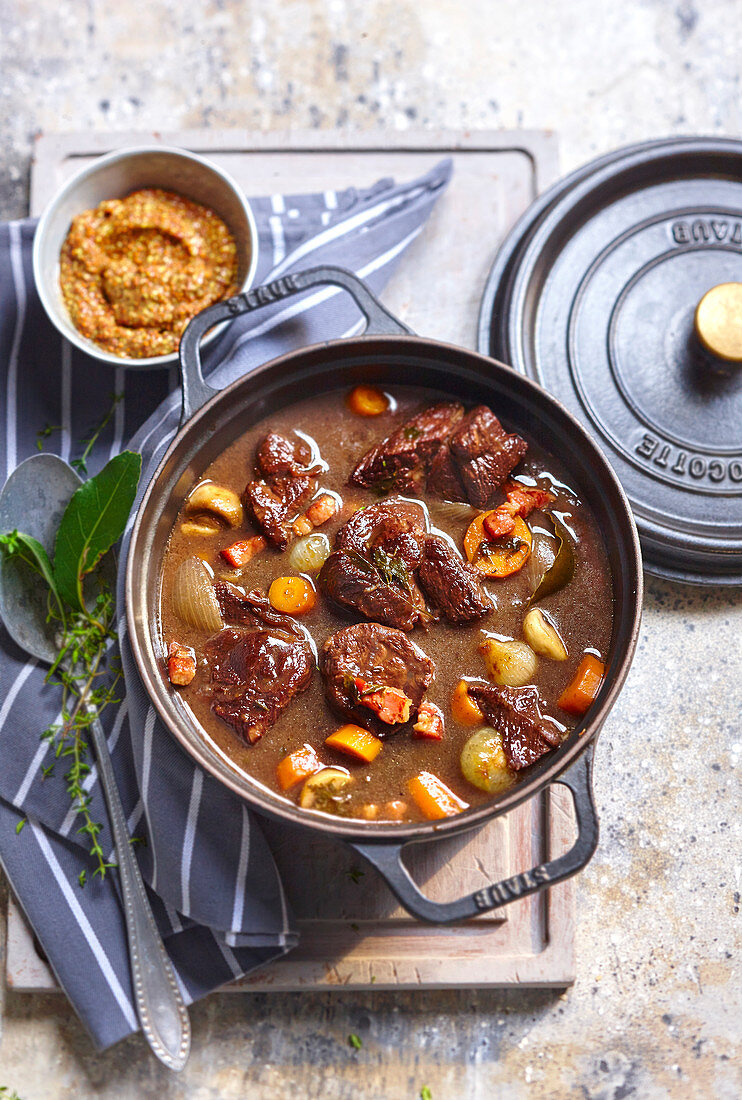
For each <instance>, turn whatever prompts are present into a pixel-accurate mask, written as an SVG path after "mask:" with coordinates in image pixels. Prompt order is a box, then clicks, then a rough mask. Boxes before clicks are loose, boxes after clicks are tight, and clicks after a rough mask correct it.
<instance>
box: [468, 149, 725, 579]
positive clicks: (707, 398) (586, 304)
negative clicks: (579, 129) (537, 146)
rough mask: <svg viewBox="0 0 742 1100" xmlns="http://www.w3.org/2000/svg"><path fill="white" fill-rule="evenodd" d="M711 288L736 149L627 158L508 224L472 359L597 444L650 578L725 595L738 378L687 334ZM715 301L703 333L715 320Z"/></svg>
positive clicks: (719, 261) (611, 160) (597, 168)
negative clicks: (545, 393) (487, 363)
mask: <svg viewBox="0 0 742 1100" xmlns="http://www.w3.org/2000/svg"><path fill="white" fill-rule="evenodd" d="M727 283H742V142H739V141H733V140H727V139H712V138H708V139H706V138H694V139H669V140H665V141H656V142H650V143H647V144H644V145H640V146H632V147H630V148H627V149H621V150H618V151H617V152H615V153H612V154H609V155H608V156H606V157H602V158H601V159H600V160H598V161H594V162H593V163H592V164H589V165H586V166H585V167H584V168H581V169H579V170H578V171H577V172H575V173H573V174H572V175H571V176H568V177H567V178H566V179H564V180H562V181H561V182H560V183H558V184H556V185H555V186H554V187H553V188H552V189H551V190H550V191H548V192H546V193H545V194H544V195H543V196H541V198H540V199H539V200H537V202H536V203H535V204H534V205H533V207H531V209H530V210H529V211H527V212H526V214H525V215H524V217H523V218H522V219H521V221H520V222H519V223H518V225H516V227H515V229H514V230H513V232H512V233H511V234H510V236H509V237H508V239H507V240H506V241H505V243H504V244H503V246H502V248H501V250H500V252H499V253H498V256H497V259H496V261H495V265H494V267H493V270H492V272H491V273H490V277H489V280H488V284H487V288H486V291H485V296H484V300H483V303H482V311H481V315H480V329H479V350H480V351H483V352H485V353H486V354H489V355H492V356H494V357H495V358H497V359H500V360H503V361H504V362H506V363H510V364H512V366H513V367H515V368H516V369H517V370H519V371H521V372H523V373H524V374H527V375H530V376H531V377H532V378H535V379H537V380H538V381H539V382H540V383H541V384H542V385H543V386H544V387H545V388H546V389H548V390H549V391H550V392H551V393H553V394H554V395H555V396H556V397H558V398H559V399H560V400H561V401H562V402H563V403H564V404H565V405H566V406H567V408H568V409H570V411H571V412H573V413H574V414H575V415H576V416H577V417H578V419H580V420H581V421H582V422H583V423H584V424H585V426H586V427H587V428H588V430H589V431H590V432H591V434H592V435H593V436H594V437H595V438H596V439H597V440H598V442H599V443H600V445H601V446H602V448H603V449H604V451H605V452H606V454H607V456H608V458H609V459H610V461H611V462H612V464H613V466H614V468H615V469H616V472H617V473H618V475H619V477H620V479H621V481H622V483H623V486H624V489H625V490H626V493H627V495H628V497H629V500H630V502H631V505H632V508H633V510H634V514H635V517H636V521H637V526H638V528H639V534H640V537H641V540H642V546H643V549H644V552H645V560H646V566H647V569H648V570H649V571H650V572H653V573H657V574H660V575H661V576H666V577H670V578H673V579H677V580H685V581H691V582H694V583H713V584H730V585H737V584H742V364H738V365H735V364H733V363H731V362H730V361H729V359H728V358H727V359H725V358H722V357H720V356H719V355H714V354H713V353H711V352H710V351H709V350H708V348H707V347H706V346H704V343H703V342H702V340H701V339H699V335H698V333H697V332H696V327H695V323H694V318H695V314H696V309H697V307H698V305H699V302H700V301H701V299H702V298H703V297H704V295H705V294H706V293H707V292H708V291H709V290H710V289H711V288H713V287H716V286H718V285H720V284H727ZM717 299H718V300H716V301H715V300H713V296H712V300H710V301H707V303H706V305H707V306H708V307H711V306H715V307H718V308H716V309H715V310H714V309H711V308H708V309H707V310H705V312H704V313H703V314H702V318H706V324H707V326H708V325H709V323H710V322H709V321H708V317H710V316H712V315H713V317H715V319H716V320H717V321H718V319H719V317H722V318H723V316H724V312H723V307H724V305H725V292H724V291H721V292H718V293H717ZM735 300H738V299H735V296H734V294H733V293H732V294H731V296H727V299H726V302H727V303H728V302H734V301H735ZM734 308H735V309H736V308H737V307H736V305H735V307H734ZM734 320H735V318H732V321H734ZM736 320H737V322H738V320H739V319H738V318H736ZM703 335H704V336H705V337H706V343H709V342H711V343H712V344H713V342H714V337H715V336H716V335H717V334H716V333H715V332H711V330H710V328H708V327H707V330H706V331H705V332H704V333H703ZM717 346H718V345H717Z"/></svg>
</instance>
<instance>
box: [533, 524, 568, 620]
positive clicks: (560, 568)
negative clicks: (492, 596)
mask: <svg viewBox="0 0 742 1100" xmlns="http://www.w3.org/2000/svg"><path fill="white" fill-rule="evenodd" d="M544 516H545V518H546V519H547V520H548V521H549V522H550V523H551V525H552V527H553V528H554V534H555V535H556V537H557V542H558V543H559V549H558V550H557V554H556V557H555V558H554V561H553V562H552V564H551V566H550V567H549V568H548V569H547V570H546V572H545V573H544V575H543V577H542V578H541V580H540V582H539V585H538V588H537V589H536V591H535V592H534V593H533V595H532V596H531V598H530V600H529V601H528V606H529V607H530V606H532V605H533V604H535V603H538V601H539V600H543V599H544V598H545V597H546V596H551V595H552V594H553V593H554V592H558V591H559V590H560V589H561V588H566V586H567V585H568V584H569V582H570V581H571V580H572V577H573V576H574V572H575V560H576V559H575V548H574V545H573V542H572V536H571V535H570V533H569V531H568V530H567V528H566V527H565V526H564V524H563V523H562V521H561V520H559V519H557V517H556V516H555V515H554V513H553V512H545V513H544Z"/></svg>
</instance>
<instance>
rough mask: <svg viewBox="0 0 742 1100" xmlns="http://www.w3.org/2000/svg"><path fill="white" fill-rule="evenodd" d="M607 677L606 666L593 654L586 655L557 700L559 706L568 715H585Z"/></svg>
mask: <svg viewBox="0 0 742 1100" xmlns="http://www.w3.org/2000/svg"><path fill="white" fill-rule="evenodd" d="M604 676H605V665H604V664H603V662H602V661H599V660H598V658H597V657H595V656H594V655H593V654H592V653H586V654H585V655H584V657H583V658H582V660H581V661H580V663H579V665H578V666H577V672H576V673H575V674H574V677H573V678H572V680H571V681H570V683H569V684H567V686H566V688H565V689H564V691H563V692H562V694H561V695H560V696H559V698H558V699H557V706H559V707H561V708H562V710H566V711H567V713H568V714H584V713H585V711H586V710H587V709H588V707H589V706H590V705H591V703H592V702H593V701H594V700H595V697H596V695H597V694H598V691H599V689H600V685H601V684H602V682H603V677H604Z"/></svg>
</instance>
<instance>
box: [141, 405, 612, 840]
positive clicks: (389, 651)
mask: <svg viewBox="0 0 742 1100" xmlns="http://www.w3.org/2000/svg"><path fill="white" fill-rule="evenodd" d="M348 396H349V395H348V393H347V391H337V392H334V393H330V394H326V395H323V396H320V397H314V398H310V399H308V400H304V401H301V402H297V403H296V404H294V405H291V406H289V407H286V408H284V409H283V410H281V411H280V412H278V413H276V414H274V415H273V416H271V418H270V424H268V423H265V422H263V423H262V424H257V425H255V426H253V427H252V428H250V429H249V430H248V431H247V432H246V433H245V434H244V436H242V437H241V438H240V439H238V440H237V441H236V442H234V443H233V444H232V445H231V446H229V447H228V448H227V449H226V450H225V451H224V453H223V454H222V455H220V456H219V457H218V458H217V459H216V461H215V462H213V463H212V464H211V466H210V467H209V468H208V469H207V470H206V471H204V474H203V477H202V478H201V479H200V481H199V483H198V485H196V486H194V489H193V490H192V491H191V493H190V494H189V496H188V498H187V499H186V501H185V502H184V505H183V508H182V509H181V512H180V514H179V516H178V519H177V521H176V523H175V525H174V528H173V531H172V534H171V536H170V540H169V543H168V547H167V550H166V553H165V557H164V565H163V572H162V583H161V621H160V627H161V638H162V650H163V652H168V651H169V648H170V647H171V646H177V647H181V648H182V647H187V648H189V649H190V650H191V651H192V652H193V654H194V657H195V661H194V664H195V669H194V671H193V675H192V677H191V678H190V680H189V682H187V683H183V680H184V679H188V677H187V676H186V677H184V676H183V675H181V673H180V668H179V669H178V672H177V676H178V678H177V679H176V680H174V681H173V682H174V683H177V684H178V685H179V686H178V687H177V690H178V691H179V692H180V693H181V698H182V700H183V702H184V703H185V704H186V705H187V706H188V707H190V709H191V710H192V712H193V714H194V717H195V718H196V720H197V721H198V723H199V724H200V726H201V728H202V729H203V731H204V736H205V737H206V738H207V739H209V740H210V742H211V743H212V745H214V746H215V747H216V748H217V749H218V750H219V751H220V752H221V753H222V754H224V755H225V756H227V757H228V758H229V759H230V761H231V762H232V764H233V766H234V767H236V768H237V769H239V770H241V771H243V772H245V773H246V774H248V775H249V776H251V777H252V778H253V779H254V780H256V781H257V782H259V783H261V784H263V785H264V786H266V787H268V788H269V789H270V790H272V791H274V792H276V793H280V794H282V795H283V796H284V797H287V798H289V799H291V800H292V801H294V802H296V803H297V804H298V805H300V806H304V807H305V808H307V809H312V810H315V811H318V812H324V813H333V814H340V815H342V816H347V817H356V818H362V819H366V820H379V821H389V820H404V821H418V820H423V819H430V818H435V817H442V816H447V815H448V813H453V812H458V811H459V810H461V809H465V808H466V807H467V806H468V805H478V804H482V803H483V802H486V801H487V800H489V799H491V798H492V797H493V796H494V795H496V794H497V793H499V792H500V791H502V790H506V789H508V787H510V786H512V785H513V784H514V783H516V782H517V781H518V779H519V778H520V777H521V775H522V772H523V769H524V768H526V767H528V766H529V765H530V764H531V763H533V762H534V761H535V760H537V759H538V758H539V757H540V756H541V755H543V754H544V753H546V752H549V751H551V750H552V749H553V748H554V747H555V746H556V745H558V744H559V743H560V741H561V740H562V739H563V737H564V736H566V734H567V732H568V731H569V730H570V729H571V728H573V727H574V726H575V725H576V723H577V722H578V721H580V719H581V717H582V714H583V713H584V712H585V710H587V708H588V707H589V705H590V702H591V700H592V699H593V698H594V697H595V694H596V693H597V689H598V687H599V685H600V669H601V668H602V661H603V660H604V659H605V656H606V653H607V648H608V644H609V640H610V637H611V628H612V586H611V575H610V569H609V566H608V561H607V557H606V554H605V550H604V547H603V545H602V541H601V537H600V533H599V531H598V529H597V527H596V524H595V522H594V519H593V517H592V515H591V514H590V512H589V510H588V509H587V507H586V506H585V505H584V504H583V503H581V502H580V500H579V497H578V496H577V494H576V491H575V488H574V487H570V486H569V485H568V484H567V478H566V475H565V473H564V469H563V467H562V465H561V463H560V462H559V460H558V458H555V457H553V456H551V455H549V454H547V453H546V452H545V451H544V450H543V449H541V448H540V447H539V446H537V445H536V444H535V443H534V442H533V441H527V440H524V439H522V438H521V437H520V436H519V435H516V434H513V433H510V432H508V431H507V430H506V429H505V428H504V427H503V426H502V425H500V422H499V420H498V419H497V416H496V410H491V409H488V408H487V407H485V406H477V407H475V408H474V409H471V410H466V409H465V408H464V406H463V405H461V404H459V403H457V402H450V401H445V400H444V399H443V398H442V397H441V395H439V394H437V393H434V392H432V391H424V390H420V389H412V388H406V387H395V388H392V389H390V390H389V391H388V392H387V393H386V394H385V395H380V398H383V399H380V400H378V401H376V402H371V403H368V402H367V405H366V407H369V404H370V407H371V408H372V409H373V412H371V413H369V412H363V413H362V414H360V415H359V413H358V412H357V411H354V402H353V401H352V400H350V401H349V400H348ZM356 406H357V402H356ZM194 502H195V503H194ZM194 563H195V564H194ZM195 576H198V583H197V584H195V585H194V583H193V578H194V577H195ZM184 577H186V578H187V582H184V580H183V578H184ZM550 586H551V587H550ZM534 595H535V596H537V597H538V600H537V602H536V603H535V604H534ZM536 611H537V612H538V615H535V614H534V612H536ZM526 626H527V627H528V629H527V630H526ZM524 634H527V637H525V636H524ZM587 658H591V659H592V661H593V662H594V665H595V667H596V668H597V669H598V672H597V678H596V676H593V678H592V680H591V684H592V687H591V688H590V690H587V691H585V690H582V691H580V690H577V689H576V688H574V687H573V682H574V681H575V678H576V675H577V673H578V670H579V668H580V667H581V666H582V664H584V662H585V660H586V659H587ZM181 664H182V662H181ZM571 686H572V687H573V690H572V692H571V694H570V695H569V700H570V702H571V703H573V702H574V699H580V700H582V702H581V703H579V704H578V709H577V710H575V709H574V707H573V708H572V709H570V706H564V707H563V706H560V700H562V701H564V699H565V696H566V693H568V691H569V689H570V687H571ZM580 707H582V710H580Z"/></svg>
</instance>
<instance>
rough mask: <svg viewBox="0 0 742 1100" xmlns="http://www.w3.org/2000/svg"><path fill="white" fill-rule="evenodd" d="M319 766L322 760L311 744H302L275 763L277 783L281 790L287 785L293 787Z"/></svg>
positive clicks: (286, 787) (286, 788)
mask: <svg viewBox="0 0 742 1100" xmlns="http://www.w3.org/2000/svg"><path fill="white" fill-rule="evenodd" d="M321 767H322V761H321V760H320V758H319V757H318V756H317V753H316V752H315V751H314V749H313V748H312V746H311V745H307V744H304V745H302V747H301V748H300V749H297V750H296V751H295V752H291V753H289V755H288V756H284V758H283V760H281V761H279V763H278V764H277V765H276V778H277V779H278V785H279V787H280V788H281V790H282V791H287V790H288V789H289V787H294V786H295V785H296V784H297V783H301V781H302V780H303V779H308V778H309V776H310V775H314V773H315V772H318V771H319V770H320V768H321Z"/></svg>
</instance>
